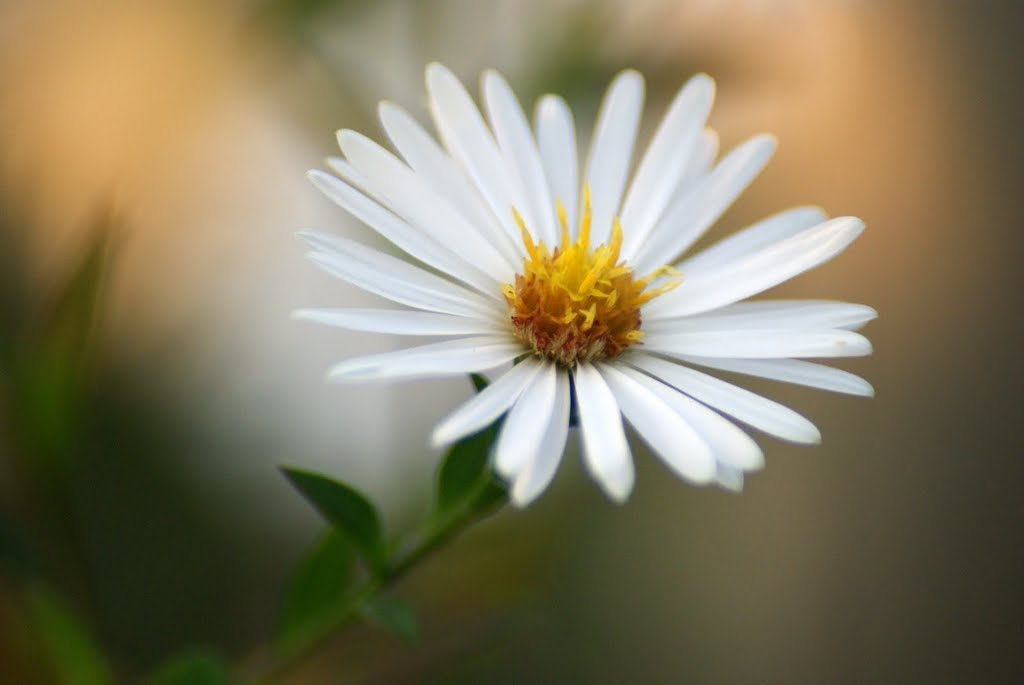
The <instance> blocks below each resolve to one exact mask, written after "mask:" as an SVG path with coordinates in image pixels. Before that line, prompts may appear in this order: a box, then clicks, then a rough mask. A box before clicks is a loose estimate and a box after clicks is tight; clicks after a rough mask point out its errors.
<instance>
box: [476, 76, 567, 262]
mask: <svg viewBox="0 0 1024 685" xmlns="http://www.w3.org/2000/svg"><path fill="white" fill-rule="evenodd" d="M483 92H484V102H485V103H486V105H487V115H488V117H489V118H490V121H491V127H492V128H493V129H494V136H495V138H497V140H498V147H499V148H500V150H501V153H502V155H503V157H504V158H505V162H506V163H507V164H509V165H510V166H511V168H512V170H513V172H514V173H515V174H516V175H517V177H518V179H519V185H520V187H522V188H523V190H524V191H525V196H526V200H527V204H526V206H524V207H517V209H518V210H519V213H520V214H521V215H522V216H523V217H524V218H525V219H526V222H527V228H528V229H529V230H530V232H531V233H532V234H533V236H534V238H535V239H536V238H539V239H540V240H541V242H543V243H544V244H545V245H549V246H554V245H557V244H558V236H559V229H558V224H557V221H556V219H555V208H554V205H553V204H552V202H551V192H550V190H548V182H547V178H546V177H545V174H544V166H543V164H542V163H541V159H540V153H539V152H538V151H537V144H536V143H535V142H534V141H533V134H532V133H530V124H529V123H528V122H527V121H526V115H524V114H523V108H522V107H520V106H519V101H518V100H516V96H515V94H514V93H513V92H512V89H511V88H509V85H508V83H507V82H506V81H505V79H504V78H502V77H501V74H499V73H498V72H496V71H487V72H485V73H484V77H483Z"/></svg>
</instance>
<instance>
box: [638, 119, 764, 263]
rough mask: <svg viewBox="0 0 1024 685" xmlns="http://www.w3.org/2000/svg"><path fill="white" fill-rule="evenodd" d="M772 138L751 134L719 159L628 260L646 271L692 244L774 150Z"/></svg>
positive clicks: (675, 255) (672, 257)
mask: <svg viewBox="0 0 1024 685" xmlns="http://www.w3.org/2000/svg"><path fill="white" fill-rule="evenodd" d="M775 147H776V141H775V138H774V137H772V136H768V135H759V136H754V137H753V138H751V139H750V140H748V141H746V142H745V143H743V144H741V145H739V146H738V147H737V148H736V149H735V150H733V151H732V152H730V153H729V154H728V155H726V156H725V158H724V159H722V161H721V162H719V163H718V164H717V165H716V166H715V168H714V169H712V170H711V173H710V174H708V175H707V176H705V177H704V178H702V179H701V180H700V181H698V182H696V183H695V184H693V185H692V186H691V187H690V188H689V189H688V190H687V191H686V192H685V193H684V194H683V195H682V196H681V197H680V198H679V199H678V200H676V201H675V202H674V203H673V204H672V205H671V206H670V207H669V208H668V210H667V211H666V212H665V214H664V216H663V217H662V218H661V220H660V221H658V223H657V225H656V226H655V227H654V228H653V229H652V230H651V232H650V237H649V238H648V239H647V240H646V241H645V242H644V243H643V244H642V245H639V246H638V250H637V252H636V254H635V255H633V256H632V259H631V263H632V264H633V266H634V268H635V270H636V272H637V273H647V272H649V271H651V270H653V269H656V268H657V267H659V266H661V265H663V264H668V263H670V262H673V261H675V259H676V258H677V257H678V256H679V255H680V254H682V253H683V252H684V251H685V250H686V249H687V248H688V247H690V246H691V245H693V243H694V242H696V241H697V239H698V238H700V237H701V236H702V235H704V232H705V231H707V230H708V228H710V227H711V225H712V224H714V223H715V221H717V220H718V217H720V216H721V215H722V213H723V212H724V211H725V210H726V209H728V208H729V206H730V205H731V204H732V203H733V201H735V200H736V198H737V197H739V195H740V193H742V192H743V190H744V189H746V187H747V186H748V185H750V182H751V181H753V180H754V178H755V177H756V176H757V174H758V173H760V171H761V169H763V168H764V166H765V164H767V163H768V160H769V158H771V156H772V153H773V152H774V151H775Z"/></svg>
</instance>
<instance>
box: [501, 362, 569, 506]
mask: <svg viewBox="0 0 1024 685" xmlns="http://www.w3.org/2000/svg"><path fill="white" fill-rule="evenodd" d="M557 383H558V387H557V388H556V390H555V406H554V408H553V410H552V412H551V419H550V421H549V422H548V427H547V431H546V432H545V433H544V439H543V440H541V444H540V449H539V450H538V452H537V456H536V457H535V458H534V460H533V461H532V462H531V463H530V464H528V465H527V466H526V467H525V468H524V469H523V470H522V471H520V473H519V475H517V476H516V479H515V482H514V483H513V484H512V504H514V505H516V506H517V507H525V506H526V505H527V504H529V503H530V502H532V501H533V500H535V499H536V498H537V497H538V496H539V495H540V494H541V493H542V492H544V490H545V489H546V488H547V487H548V484H549V483H550V482H551V479H552V478H553V477H554V475H555V471H556V470H558V464H559V462H561V460H562V453H563V452H565V441H566V438H568V436H569V405H570V401H569V374H568V373H566V372H565V371H559V372H558V377H557Z"/></svg>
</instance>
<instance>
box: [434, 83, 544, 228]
mask: <svg viewBox="0 0 1024 685" xmlns="http://www.w3.org/2000/svg"><path fill="white" fill-rule="evenodd" d="M427 92H428V93H429V95H430V112H431V114H432V115H433V117H434V123H435V124H436V125H437V130H438V133H440V134H441V139H442V140H443V141H444V144H445V147H447V148H448V151H449V152H450V153H451V155H452V157H454V158H455V159H456V160H457V161H458V162H459V163H460V164H461V165H462V166H463V168H465V170H466V172H467V173H468V174H469V176H470V178H472V179H473V182H474V183H475V184H476V186H477V188H478V189H479V191H480V194H481V195H483V197H484V199H485V200H486V201H487V204H488V205H489V206H490V208H491V211H492V212H493V213H494V216H495V217H497V219H498V221H499V223H500V224H501V225H502V227H504V229H505V231H506V232H507V234H508V235H509V237H510V238H512V240H513V242H514V243H518V240H519V227H518V226H516V224H515V221H514V220H513V218H512V208H513V207H521V206H523V204H524V202H523V198H522V196H521V195H520V193H519V192H518V188H516V186H515V184H514V183H513V181H512V179H511V178H510V176H509V174H508V170H507V169H506V168H505V162H504V160H503V159H502V157H501V153H500V151H499V150H498V146H497V145H496V144H495V142H494V138H493V137H492V136H491V132H490V131H489V130H488V129H487V125H486V124H485V123H484V120H483V117H481V116H480V110H478V109H477V107H476V105H475V104H474V103H473V98H471V97H470V96H469V93H467V92H466V89H465V88H464V87H463V86H462V83H461V82H460V81H459V79H458V78H456V77H455V75H454V74H453V73H452V72H450V71H449V70H448V69H446V68H445V67H443V66H441V65H440V64H437V63H434V64H431V65H429V66H428V67H427Z"/></svg>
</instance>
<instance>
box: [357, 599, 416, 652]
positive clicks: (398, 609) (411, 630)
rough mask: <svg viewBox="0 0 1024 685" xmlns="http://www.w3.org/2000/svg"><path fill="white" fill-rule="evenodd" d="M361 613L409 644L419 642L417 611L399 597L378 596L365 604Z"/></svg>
mask: <svg viewBox="0 0 1024 685" xmlns="http://www.w3.org/2000/svg"><path fill="white" fill-rule="evenodd" d="M361 613H362V614H363V616H365V617H366V618H368V619H370V620H371V621H374V622H376V623H379V624H380V625H381V626H382V627H383V628H384V629H385V630H387V631H388V632H391V633H393V634H395V635H397V636H398V637H400V638H402V639H403V640H405V641H406V642H408V643H409V644H416V643H417V642H419V639H420V631H419V622H418V621H417V620H416V611H415V610H414V609H413V608H412V607H411V606H410V605H409V603H408V602H405V601H403V600H401V599H398V598H397V597H388V596H385V595H377V596H376V597H374V598H372V599H369V600H367V601H366V602H365V603H364V604H363V606H362V608H361Z"/></svg>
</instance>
